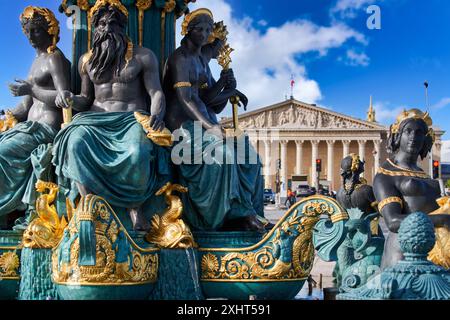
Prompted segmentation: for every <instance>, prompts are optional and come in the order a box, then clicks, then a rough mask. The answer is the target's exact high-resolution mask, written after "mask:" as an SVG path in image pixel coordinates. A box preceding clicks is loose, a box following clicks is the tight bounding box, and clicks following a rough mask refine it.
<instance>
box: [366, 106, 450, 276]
mask: <svg viewBox="0 0 450 320" xmlns="http://www.w3.org/2000/svg"><path fill="white" fill-rule="evenodd" d="M431 125H432V120H431V118H430V116H429V115H428V113H423V112H422V111H420V110H418V109H411V110H408V111H406V110H405V111H403V112H402V113H400V115H399V116H398V117H397V120H396V122H395V123H394V124H393V125H392V126H391V127H390V134H389V138H388V151H389V153H391V157H389V158H388V159H387V160H386V162H384V163H383V165H382V166H381V167H380V169H379V171H378V174H377V175H376V176H375V179H374V192H375V197H376V199H377V201H378V203H379V204H378V209H379V211H380V213H381V215H382V216H383V217H384V221H385V223H386V225H387V227H388V229H389V234H388V237H387V239H386V243H385V249H384V254H383V260H382V265H381V267H382V268H383V269H384V268H386V267H389V266H392V265H394V264H395V263H396V262H397V261H399V260H401V259H402V258H403V256H402V253H401V251H400V247H399V243H398V229H399V227H400V224H401V222H402V221H403V220H404V219H405V218H406V217H407V216H408V215H409V214H410V213H414V212H418V211H421V212H424V213H427V214H429V213H431V212H433V211H435V210H436V209H438V208H439V206H438V204H437V202H436V200H437V199H438V198H440V196H441V191H440V187H439V183H438V181H436V180H433V179H431V178H430V177H429V176H428V174H426V173H425V172H424V171H423V170H422V169H421V168H420V167H419V166H418V164H417V160H418V158H419V157H421V158H422V159H424V158H425V157H426V156H427V154H428V153H429V152H430V151H431V148H432V146H433V143H434V132H433V129H432V128H431ZM430 218H431V220H432V221H433V223H434V225H435V227H449V226H450V216H449V215H443V214H437V215H430Z"/></svg>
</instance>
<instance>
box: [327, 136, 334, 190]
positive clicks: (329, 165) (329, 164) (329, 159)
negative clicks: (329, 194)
mask: <svg viewBox="0 0 450 320" xmlns="http://www.w3.org/2000/svg"><path fill="white" fill-rule="evenodd" d="M327 147H328V148H327V180H328V181H330V183H331V185H330V190H334V173H333V162H334V157H333V147H334V140H328V141H327Z"/></svg>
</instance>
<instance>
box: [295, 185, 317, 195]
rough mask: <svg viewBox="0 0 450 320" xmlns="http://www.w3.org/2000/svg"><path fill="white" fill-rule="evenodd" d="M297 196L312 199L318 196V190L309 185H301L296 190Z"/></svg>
mask: <svg viewBox="0 0 450 320" xmlns="http://www.w3.org/2000/svg"><path fill="white" fill-rule="evenodd" d="M296 192H297V194H296V196H297V198H306V197H310V196H313V195H315V194H316V189H315V188H311V187H310V186H308V185H300V186H298V187H297V190H296Z"/></svg>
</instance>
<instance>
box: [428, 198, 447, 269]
mask: <svg viewBox="0 0 450 320" xmlns="http://www.w3.org/2000/svg"><path fill="white" fill-rule="evenodd" d="M437 203H438V204H439V207H440V208H439V209H437V210H436V211H434V212H432V213H430V215H434V214H450V197H442V198H440V199H438V200H437ZM435 234H436V244H435V245H434V248H433V250H431V251H430V252H429V253H428V260H430V261H431V262H433V263H434V264H437V265H439V266H441V267H443V268H445V269H447V270H448V269H450V230H449V229H448V228H445V227H440V228H435Z"/></svg>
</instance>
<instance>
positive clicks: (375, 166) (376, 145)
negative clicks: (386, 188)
mask: <svg viewBox="0 0 450 320" xmlns="http://www.w3.org/2000/svg"><path fill="white" fill-rule="evenodd" d="M373 145H374V152H373V169H374V170H375V174H377V172H378V168H379V167H380V145H381V141H380V140H374V141H373Z"/></svg>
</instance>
